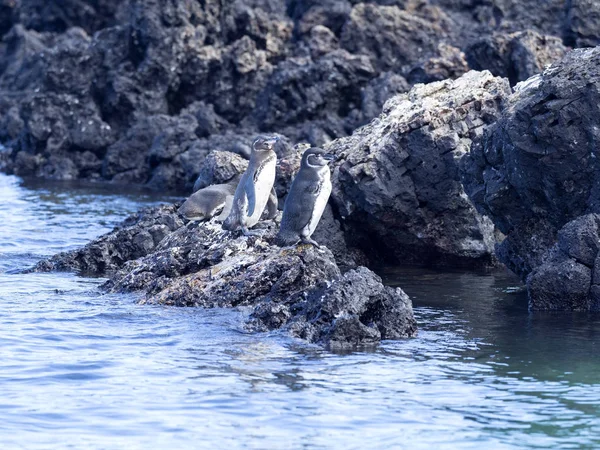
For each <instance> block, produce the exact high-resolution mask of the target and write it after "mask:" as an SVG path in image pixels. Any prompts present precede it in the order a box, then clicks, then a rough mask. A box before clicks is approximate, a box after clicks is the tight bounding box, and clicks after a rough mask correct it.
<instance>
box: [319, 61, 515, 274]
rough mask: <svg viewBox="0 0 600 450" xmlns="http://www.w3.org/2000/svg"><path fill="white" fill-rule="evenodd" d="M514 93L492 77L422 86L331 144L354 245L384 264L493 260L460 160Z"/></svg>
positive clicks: (338, 197) (488, 230)
mask: <svg viewBox="0 0 600 450" xmlns="http://www.w3.org/2000/svg"><path fill="white" fill-rule="evenodd" d="M509 93H510V88H509V86H508V83H507V82H506V81H505V80H503V79H500V78H495V77H493V76H492V75H491V74H490V73H489V72H469V73H468V74H466V75H464V76H463V77H461V78H459V79H457V80H456V81H443V82H438V83H432V84H428V85H418V86H416V87H414V88H413V89H412V90H411V91H410V92H409V93H408V94H402V95H399V96H396V97H394V98H392V99H390V100H389V101H388V102H387V103H386V105H385V107H384V112H383V114H382V115H381V116H380V117H379V118H377V119H375V120H373V121H372V122H371V123H370V124H369V125H367V126H365V127H363V128H361V129H359V130H357V131H356V132H355V133H354V134H353V135H352V136H350V137H348V138H343V139H338V140H337V141H334V142H333V143H332V144H330V145H328V146H327V147H326V148H327V149H328V150H329V151H330V152H332V153H335V154H336V155H337V156H338V160H337V161H336V162H335V166H336V168H335V171H334V175H333V185H334V188H333V193H332V198H333V201H334V203H335V206H336V209H337V210H338V211H339V214H340V216H341V217H342V218H343V222H344V226H345V228H346V236H347V239H350V241H351V242H349V243H350V244H351V245H352V246H357V247H359V248H362V249H363V250H364V251H365V252H366V253H367V255H373V256H374V257H375V258H379V260H381V258H386V259H388V260H391V261H396V262H403V263H406V262H413V263H427V264H463V265H468V266H469V265H470V266H477V265H486V264H490V263H491V262H492V259H493V257H492V254H493V246H494V241H495V239H494V233H493V225H492V224H491V222H490V221H489V219H486V218H484V217H482V216H480V215H479V214H477V212H476V211H475V209H474V207H473V205H472V204H471V202H470V201H469V200H468V198H467V197H466V195H465V193H464V191H463V188H462V185H461V182H460V176H459V167H458V163H459V160H460V159H461V158H462V157H463V156H464V155H465V154H467V153H468V152H469V150H470V148H471V146H472V145H475V144H476V143H478V142H479V140H480V137H481V135H482V133H483V130H484V129H485V127H486V126H487V125H488V124H490V123H493V122H494V121H495V120H496V118H497V117H498V116H499V114H500V111H501V110H502V105H503V102H504V101H505V99H506V98H507V96H508V95H509Z"/></svg>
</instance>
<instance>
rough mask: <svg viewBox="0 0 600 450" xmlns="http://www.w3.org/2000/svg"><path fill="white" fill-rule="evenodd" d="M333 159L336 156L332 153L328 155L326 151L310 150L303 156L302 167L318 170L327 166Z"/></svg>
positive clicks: (314, 148) (315, 148)
mask: <svg viewBox="0 0 600 450" xmlns="http://www.w3.org/2000/svg"><path fill="white" fill-rule="evenodd" d="M333 158H334V156H333V155H332V154H331V153H326V152H325V150H323V149H321V148H318V147H313V148H309V149H308V150H306V151H305V152H304V154H303V155H302V167H310V168H313V169H318V168H321V167H324V166H326V165H327V164H328V163H329V161H332V160H333Z"/></svg>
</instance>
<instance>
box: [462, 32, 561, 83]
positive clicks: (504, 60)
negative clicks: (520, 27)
mask: <svg viewBox="0 0 600 450" xmlns="http://www.w3.org/2000/svg"><path fill="white" fill-rule="evenodd" d="M566 51H567V48H566V47H565V46H564V45H563V43H562V41H561V40H560V39H559V38H557V37H554V36H542V35H540V34H538V33H536V32H535V31H531V30H528V31H522V32H517V33H511V34H502V33H496V34H494V35H492V36H487V37H485V38H484V39H482V40H481V41H479V42H476V43H475V44H473V45H471V46H470V47H469V48H468V49H467V60H468V62H469V65H470V66H471V67H472V68H473V69H475V70H483V69H488V70H489V71H490V72H492V74H494V75H496V76H499V77H505V78H508V79H509V80H510V83H511V85H515V84H516V83H518V82H520V81H525V80H526V79H528V78H531V77H532V76H534V75H536V74H538V73H540V72H542V71H543V70H544V69H545V68H546V66H548V65H550V64H552V63H554V62H556V61H558V60H560V59H562V57H563V56H564V55H565V53H566Z"/></svg>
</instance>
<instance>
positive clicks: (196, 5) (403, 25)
mask: <svg viewBox="0 0 600 450" xmlns="http://www.w3.org/2000/svg"><path fill="white" fill-rule="evenodd" d="M538 3H539V2H537V0H524V1H517V0H497V1H496V0H495V1H491V0H378V1H369V2H359V1H355V0H351V1H350V0H326V1H317V0H236V1H228V2H223V1H220V0H204V1H202V2H198V1H186V2H181V1H164V0H160V1H159V0H152V1H147V0H127V1H117V0H61V1H52V2H48V1H43V0H0V36H3V39H1V40H0V143H2V145H4V146H5V147H7V148H8V150H9V151H8V153H5V154H4V155H3V166H2V170H4V171H7V172H9V173H16V174H21V175H33V176H38V177H50V178H62V179H73V178H83V179H90V180H106V181H112V182H115V183H125V184H126V183H141V184H148V185H149V186H151V187H152V188H155V189H160V190H166V189H177V190H183V189H186V190H187V189H190V188H191V187H192V186H193V184H194V181H195V179H196V177H197V176H198V173H199V170H200V168H201V164H202V160H203V158H204V157H205V156H206V155H208V153H209V152H210V151H212V150H224V151H232V152H234V153H238V154H241V155H242V156H246V157H247V156H248V151H249V145H250V143H251V141H252V138H253V137H254V136H256V134H258V133H259V132H268V133H274V132H278V133H283V134H284V135H286V136H288V138H289V139H291V140H292V141H293V142H291V143H290V147H291V144H292V143H296V142H300V141H307V142H309V143H311V144H313V145H324V144H326V143H329V142H331V141H332V140H334V139H336V138H339V137H344V136H348V135H349V134H351V133H352V132H353V131H354V130H355V129H356V128H357V127H359V126H362V125H364V124H366V123H368V122H369V121H370V120H371V119H372V118H374V117H375V116H377V115H378V114H379V113H380V112H381V107H382V106H383V103H384V102H385V100H387V99H388V98H389V96H392V95H395V94H397V93H400V92H405V91H407V90H408V88H409V87H410V86H409V84H414V83H429V82H433V81H439V80H442V79H445V78H457V77H459V76H461V75H462V74H463V73H465V72H466V71H467V70H468V66H467V64H466V62H465V61H466V60H465V57H464V54H463V51H465V49H469V48H471V49H473V48H475V49H474V50H473V51H472V52H471V53H472V55H471V56H472V57H473V58H472V62H473V65H475V63H477V64H476V66H477V68H480V69H488V68H490V69H492V70H493V71H494V73H495V74H496V73H497V74H502V75H508V76H509V77H511V79H514V80H520V79H523V78H525V77H527V76H529V75H531V74H533V73H536V72H537V71H538V70H539V69H540V68H541V67H543V66H544V65H545V64H546V63H547V62H550V61H551V60H553V59H554V58H555V57H556V55H558V54H559V53H560V52H561V51H562V48H561V46H560V45H559V43H558V41H557V40H556V39H557V38H552V37H549V36H557V37H564V38H565V40H566V42H567V43H568V44H569V45H572V46H573V45H577V46H585V45H594V43H597V36H598V33H597V31H596V30H597V28H598V27H596V26H595V24H596V23H597V14H596V10H597V6H596V3H597V2H593V1H590V0H571V1H569V2H567V3H566V4H565V0H547V1H544V2H542V3H543V4H538ZM525 30H533V31H532V32H527V33H521V34H522V37H519V38H513V37H511V38H510V39H511V41H510V42H511V44H510V45H509V47H510V49H509V51H504V47H503V44H502V43H497V42H496V41H497V40H498V39H499V38H497V37H496V36H513V34H514V33H516V32H524V31H525ZM533 32H536V33H540V35H534V34H531V33H533ZM563 32H564V36H562V34H563ZM492 33H496V34H494V37H493V38H492V37H490V35H491V34H492ZM542 36H543V37H542ZM507 39H508V38H507ZM500 40H502V39H500ZM474 43H479V44H480V45H481V46H483V47H481V48H479V47H477V46H475V47H472V44H474ZM507 45H508V44H507ZM496 70H498V71H496ZM405 80H408V83H405ZM32 105H33V106H34V107H33V108H32ZM190 117H191V118H190ZM192 131H193V132H192ZM213 138H214V139H213ZM228 142H229V143H231V144H228Z"/></svg>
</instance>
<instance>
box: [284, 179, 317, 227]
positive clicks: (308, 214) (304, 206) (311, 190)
mask: <svg viewBox="0 0 600 450" xmlns="http://www.w3.org/2000/svg"><path fill="white" fill-rule="evenodd" d="M296 192H297V195H298V196H297V197H296V198H293V203H294V204H295V207H294V208H288V211H286V210H285V207H284V211H283V215H284V217H283V218H282V225H283V220H287V221H289V222H290V223H293V224H294V226H293V228H294V229H295V230H298V231H299V230H304V229H305V228H306V227H307V226H308V225H309V224H310V220H311V219H312V215H313V210H314V205H315V199H316V196H317V194H318V192H319V191H318V186H317V187H315V186H312V185H309V186H306V187H305V188H304V189H302V190H300V192H298V191H296ZM288 198H289V197H288ZM285 216H288V217H287V218H286V217H285Z"/></svg>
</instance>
